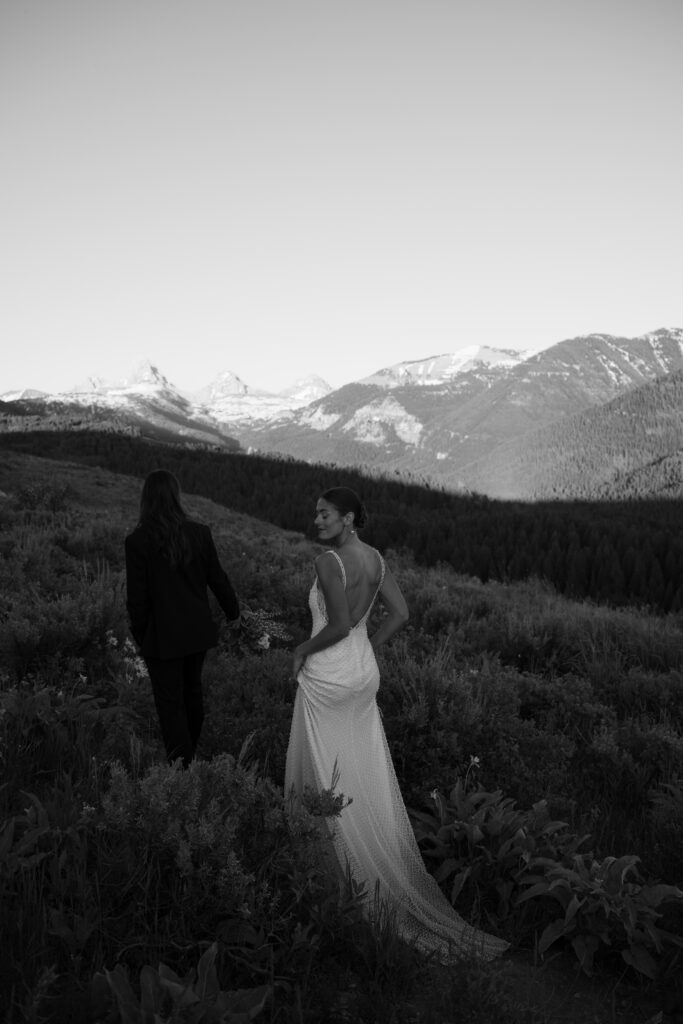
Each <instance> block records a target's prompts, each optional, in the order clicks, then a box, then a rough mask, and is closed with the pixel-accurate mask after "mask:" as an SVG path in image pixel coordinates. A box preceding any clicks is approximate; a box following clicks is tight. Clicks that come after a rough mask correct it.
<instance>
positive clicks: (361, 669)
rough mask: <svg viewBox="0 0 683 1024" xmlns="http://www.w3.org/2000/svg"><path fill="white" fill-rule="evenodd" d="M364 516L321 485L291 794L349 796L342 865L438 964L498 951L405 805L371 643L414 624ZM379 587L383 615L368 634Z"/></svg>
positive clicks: (289, 768)
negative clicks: (463, 905) (428, 855)
mask: <svg viewBox="0 0 683 1024" xmlns="http://www.w3.org/2000/svg"><path fill="white" fill-rule="evenodd" d="M364 522H365V509H364V507H363V505H362V504H361V501H360V499H359V498H358V495H357V494H356V493H355V492H354V491H352V490H350V489H349V488H345V487H334V488H332V489H331V490H329V491H326V492H325V493H324V494H323V496H322V497H321V498H320V499H319V501H318V503H317V506H316V516H315V525H316V528H317V531H318V536H319V538H320V541H321V542H322V543H323V544H326V545H329V550H327V551H325V552H323V553H322V554H321V555H318V557H317V558H316V560H315V569H316V578H315V582H314V583H313V586H312V588H311V592H310V595H309V604H310V608H311V614H312V617H313V628H312V632H311V637H310V639H309V640H306V641H305V642H304V643H302V644H300V645H299V646H298V647H297V648H296V650H295V652H294V661H293V674H294V678H295V679H296V680H297V682H298V684H299V685H298V689H297V694H296V700H295V704H294V715H293V719H292V728H291V734H290V738H289V747H288V750H287V763H286V768H285V793H286V794H291V793H292V790H293V793H294V795H295V796H296V795H297V794H302V793H303V791H304V788H305V787H310V788H311V789H312V790H313V791H314V792H319V791H321V790H324V789H329V788H330V787H331V785H332V779H333V776H334V774H335V772H337V773H338V782H337V786H336V791H337V792H338V793H343V794H344V796H345V797H346V798H351V801H352V802H351V803H350V804H349V805H348V807H345V808H344V810H343V811H342V813H341V816H340V818H339V819H337V820H336V821H335V823H334V828H333V840H332V841H333V844H334V848H335V852H336V855H337V858H338V860H339V864H340V867H341V868H342V870H344V871H345V870H346V867H347V864H348V866H349V867H350V869H351V873H352V875H353V877H354V878H355V879H356V880H357V881H359V882H364V883H365V884H366V887H367V891H368V893H373V891H375V890H377V891H378V894H379V896H380V898H381V899H382V900H383V901H384V902H385V903H386V905H387V906H388V907H389V908H391V910H392V911H393V912H394V913H395V914H396V916H397V920H398V922H399V927H400V931H401V934H402V935H403V936H404V937H405V938H406V939H407V940H408V941H410V942H412V943H413V944H414V945H416V946H417V947H418V948H420V949H421V950H423V951H424V952H427V953H432V954H435V955H436V956H437V958H438V959H439V960H441V961H443V962H446V963H447V962H450V961H452V960H455V959H457V958H458V957H462V956H464V955H474V956H479V957H481V958H482V959H486V960H488V959H492V958H493V957H495V956H498V955H499V954H501V953H503V952H504V951H505V950H506V949H507V948H508V943H506V942H505V941H503V940H502V939H498V938H496V937H494V936H492V935H488V934H487V933H485V932H482V931H479V930H478V929H476V928H474V927H472V925H469V924H468V923H467V922H466V921H464V920H463V919H462V918H461V917H460V915H459V914H457V913H456V912H455V910H454V909H453V907H452V906H451V904H450V903H449V902H448V900H447V899H446V897H445V896H444V894H443V893H442V892H441V890H440V888H439V886H438V884H437V883H436V881H435V880H434V879H433V878H432V876H431V875H430V874H429V873H428V871H427V870H426V868H425V866H424V862H423V860H422V857H421V855H420V851H419V848H418V846H417V842H416V840H415V836H414V833H413V830H412V827H411V824H410V820H409V818H408V814H407V812H406V809H405V805H404V803H403V798H402V796H401V792H400V789H399V786H398V782H397V779H396V773H395V772H394V766H393V764H392V761H391V756H390V754H389V748H388V746H387V741H386V737H385V735H384V728H383V726H382V721H381V718H380V713H379V709H378V707H377V703H376V700H375V697H376V694H377V690H378V687H379V670H378V667H377V662H376V660H375V650H376V649H377V647H379V645H380V644H382V643H384V642H385V641H386V640H388V639H389V637H391V636H392V635H393V634H394V633H395V632H396V631H397V630H398V629H400V628H401V626H403V625H404V624H405V623H406V622H407V621H408V609H407V606H406V603H405V600H404V597H403V594H402V593H401V590H400V588H399V586H398V583H397V582H396V580H395V579H394V577H393V576H392V574H391V572H390V570H389V569H388V567H387V566H386V565H385V563H384V559H383V558H382V556H381V555H380V554H379V552H378V551H376V550H375V549H374V548H371V547H370V546H369V545H368V544H365V543H363V541H361V540H360V538H359V537H358V534H357V533H356V528H361V527H362V526H363V524H364ZM378 596H381V600H382V603H383V604H384V606H385V608H386V610H387V615H386V616H385V617H384V618H383V619H382V621H381V624H380V625H379V628H378V629H377V630H376V631H375V632H374V633H373V634H372V636H370V637H368V632H367V621H368V617H369V615H370V612H371V610H372V607H373V605H374V603H375V600H376V598H377V597H378Z"/></svg>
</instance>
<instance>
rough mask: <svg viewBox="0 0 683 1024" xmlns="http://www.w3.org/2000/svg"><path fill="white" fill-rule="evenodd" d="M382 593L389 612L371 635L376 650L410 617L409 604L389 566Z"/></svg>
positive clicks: (371, 641) (385, 574)
mask: <svg viewBox="0 0 683 1024" xmlns="http://www.w3.org/2000/svg"><path fill="white" fill-rule="evenodd" d="M380 594H381V597H382V603H383V604H384V606H385V608H386V609H387V613H388V614H387V615H385V617H384V618H383V619H382V621H381V623H380V624H379V626H378V627H377V629H376V630H375V632H374V633H373V634H372V636H371V637H370V643H371V644H372V647H373V650H375V651H376V650H377V648H378V647H379V646H380V644H383V643H385V642H386V641H387V640H388V639H389V637H392V636H393V635H394V633H397V632H398V630H399V629H400V628H401V627H402V626H405V624H406V622H407V621H408V617H409V616H408V605H407V604H406V601H405V598H404V596H403V594H402V593H401V588H400V587H399V585H398V583H397V582H396V580H395V579H394V577H393V575H392V573H391V570H390V569H389V568H386V569H385V573H384V582H383V583H382V589H381V591H380Z"/></svg>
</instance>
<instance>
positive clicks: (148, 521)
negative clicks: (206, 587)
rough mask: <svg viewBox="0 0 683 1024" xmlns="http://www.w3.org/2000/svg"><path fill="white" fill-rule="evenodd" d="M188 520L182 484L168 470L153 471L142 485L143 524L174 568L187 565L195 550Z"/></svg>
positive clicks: (141, 520) (141, 521)
mask: <svg viewBox="0 0 683 1024" xmlns="http://www.w3.org/2000/svg"><path fill="white" fill-rule="evenodd" d="M187 521H188V519H187V515H186V514H185V510H184V509H183V506H182V505H181V503H180V484H179V483H178V481H177V480H176V478H175V477H174V476H173V473H169V472H168V470H166V469H155V470H153V471H152V472H151V473H150V474H149V475H148V476H147V479H146V480H145V482H144V484H143V485H142V494H141V495H140V526H142V527H143V529H144V530H145V531H146V532H147V533H148V535H149V536H150V538H151V540H152V542H153V543H154V544H155V545H156V547H157V550H158V551H160V552H161V554H162V555H163V556H164V557H165V558H166V559H167V560H168V561H169V562H170V563H171V565H172V566H173V567H174V568H177V567H178V566H183V565H187V563H188V562H189V561H190V558H191V556H192V549H191V547H190V542H189V540H188V538H187V534H186V532H185V530H184V529H183V527H184V525H185V523H186V522H187Z"/></svg>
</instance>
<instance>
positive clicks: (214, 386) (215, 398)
mask: <svg viewBox="0 0 683 1024" xmlns="http://www.w3.org/2000/svg"><path fill="white" fill-rule="evenodd" d="M249 390H250V389H249V388H248V387H247V385H246V384H245V383H244V381H243V380H242V379H241V378H240V377H238V376H237V374H236V373H233V372H232V371H231V370H224V371H223V373H219V374H218V376H217V377H214V379H213V380H212V381H211V383H210V384H207V385H206V387H203V388H201V389H200V390H199V391H197V392H195V394H194V395H193V396H192V397H193V398H194V400H195V401H197V402H201V404H202V405H213V403H215V402H220V401H221V400H222V399H224V398H234V397H235V396H237V395H246V394H248V393H249Z"/></svg>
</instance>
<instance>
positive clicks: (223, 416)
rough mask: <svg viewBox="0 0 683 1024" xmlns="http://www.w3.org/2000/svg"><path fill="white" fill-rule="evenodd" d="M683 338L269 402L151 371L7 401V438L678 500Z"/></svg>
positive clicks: (544, 492)
mask: <svg viewBox="0 0 683 1024" xmlns="http://www.w3.org/2000/svg"><path fill="white" fill-rule="evenodd" d="M682 398H683V329H681V328H668V329H667V328H661V329H659V330H656V331H653V332H651V333H648V334H644V335H641V336H639V337H636V338H623V337H617V336H613V335H607V334H590V335H583V336H581V337H577V338H571V339H567V340H565V341H561V342H559V343H557V344H555V345H553V346H551V347H550V348H547V349H544V350H542V351H540V352H536V353H533V354H528V353H521V352H519V351H516V350H509V349H503V348H501V349H496V348H491V347H476V346H472V347H468V348H464V349H461V350H459V351H458V352H456V353H452V354H440V355H436V356H432V357H429V358H426V359H418V360H414V361H408V362H402V363H397V364H395V365H393V366H389V367H384V368H381V369H379V370H378V371H377V372H376V373H373V374H372V375H370V376H369V377H365V378H363V379H361V380H358V381H356V382H353V383H351V384H346V385H344V386H343V387H341V388H337V389H334V390H333V389H331V388H330V387H329V385H328V384H326V383H325V381H323V380H321V379H320V378H318V377H311V378H307V379H306V380H305V381H299V382H297V384H296V385H295V386H293V387H292V388H289V389H287V390H286V391H284V392H282V393H280V394H277V395H274V394H271V393H268V392H264V391H258V390H255V389H251V388H250V387H248V386H247V385H246V384H245V383H244V382H243V381H241V380H240V379H239V377H237V376H236V375H235V374H233V373H230V372H226V373H223V374H221V375H220V376H219V377H218V378H217V379H216V380H215V381H213V382H211V383H210V384H209V385H207V387H205V388H203V389H202V390H201V391H199V392H195V393H194V394H189V393H186V392H183V391H181V390H179V389H178V388H176V387H175V386H174V385H172V384H171V383H170V382H169V381H168V380H167V379H166V378H165V377H164V375H163V374H162V373H161V372H160V370H159V369H158V368H156V367H154V366H152V365H151V364H150V363H148V362H145V363H143V364H141V365H140V366H139V367H138V368H137V369H136V371H135V372H134V373H133V374H132V375H131V376H130V377H129V378H127V379H126V380H124V381H122V382H118V383H116V384H106V383H105V382H104V381H101V380H95V379H90V380H87V381H86V382H85V383H84V384H82V385H80V386H78V387H76V388H74V389H73V391H71V392H68V393H63V394H59V395H46V394H43V393H39V392H31V391H25V392H21V393H6V394H5V395H0V430H26V429H37V428H38V425H40V429H45V428H46V427H47V428H52V429H65V428H68V429H83V428H86V427H90V428H92V427H93V426H95V427H97V428H98V429H108V430H125V431H127V432H133V433H137V434H140V435H141V436H148V437H156V438H158V439H160V440H175V441H184V442H186V443H187V442H190V443H198V444H210V445H213V446H219V447H224V448H226V449H228V450H236V449H237V448H239V447H241V448H242V449H246V450H248V451H258V452H262V453H270V454H278V455H286V456H290V457H293V458H297V459H303V460H306V461H310V462H323V463H328V464H335V465H339V466H355V467H360V468H362V469H364V470H365V471H367V472H372V473H382V474H386V473H390V474H396V475H399V476H402V477H404V476H407V477H410V478H412V479H415V480H417V481H419V482H424V483H427V484H429V485H431V486H434V485H437V486H442V487H444V488H445V489H447V490H453V491H476V492H478V493H481V494H485V495H488V496H490V497H499V498H515V499H530V498H532V499H536V498H548V497H551V498H553V497H554V498H569V497H584V498H596V497H597V498H615V497H629V496H630V497H633V496H643V495H648V496H652V495H667V496H677V497H680V496H683V484H682V482H681V481H682V479H683V473H682V468H681V463H682V456H683V401H681V399H682Z"/></svg>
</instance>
